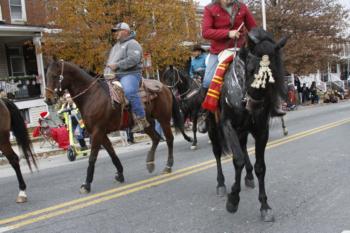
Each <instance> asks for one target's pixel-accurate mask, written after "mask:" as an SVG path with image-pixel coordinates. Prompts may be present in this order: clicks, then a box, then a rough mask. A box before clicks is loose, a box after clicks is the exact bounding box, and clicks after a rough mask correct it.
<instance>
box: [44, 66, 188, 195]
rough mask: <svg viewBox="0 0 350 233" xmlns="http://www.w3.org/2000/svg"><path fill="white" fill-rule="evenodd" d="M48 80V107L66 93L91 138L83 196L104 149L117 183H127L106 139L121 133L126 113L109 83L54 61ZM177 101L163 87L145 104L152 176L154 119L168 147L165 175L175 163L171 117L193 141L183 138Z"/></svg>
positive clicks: (155, 138) (154, 148) (155, 140)
mask: <svg viewBox="0 0 350 233" xmlns="http://www.w3.org/2000/svg"><path fill="white" fill-rule="evenodd" d="M46 77H47V89H46V101H47V103H48V104H52V103H55V102H56V101H57V97H58V96H60V95H62V93H63V91H64V90H68V92H69V93H70V95H71V96H72V98H73V100H74V102H75V103H76V105H77V107H78V108H79V110H80V112H81V115H82V118H83V120H84V123H85V125H86V129H87V131H88V132H89V134H90V135H91V153H90V158H89V166H88V169H87V177H86V181H85V183H84V184H83V185H82V186H81V188H80V192H81V193H88V192H90V190H91V183H92V180H93V174H94V167H95V162H96V159H97V155H98V152H99V150H100V146H101V145H102V146H103V147H104V148H105V149H106V150H107V152H108V154H109V156H110V157H111V159H112V162H113V164H114V165H115V167H116V169H117V174H116V177H115V179H116V180H117V181H119V182H124V176H123V166H122V164H121V162H120V160H119V158H118V157H117V155H116V153H115V151H114V149H113V147H112V144H111V142H110V140H109V139H108V137H107V134H108V133H110V132H113V131H117V130H120V129H121V125H122V121H123V117H122V112H123V109H122V106H121V105H120V104H116V103H114V104H113V103H112V100H111V97H110V95H109V92H108V87H107V88H106V83H105V82H103V81H102V80H100V79H101V78H98V79H96V78H93V77H92V76H90V75H89V74H87V73H86V72H85V71H83V70H82V69H80V68H79V67H77V66H76V65H73V64H71V63H68V62H64V61H52V62H51V63H50V65H49V67H48V70H47V75H46ZM174 100H175V98H174V96H173V95H172V93H171V91H170V90H169V89H168V88H167V87H165V86H164V87H163V88H162V89H161V91H160V92H159V93H158V97H157V98H155V99H153V100H151V101H149V102H147V103H146V104H145V110H146V117H147V120H148V121H149V122H150V125H151V126H150V127H148V128H146V129H145V132H146V133H147V134H148V135H149V136H150V138H151V139H152V147H151V149H150V151H149V152H148V155H147V159H146V164H147V169H148V171H149V172H153V170H154V167H155V166H154V157H155V151H156V148H157V146H158V143H159V141H160V136H159V135H158V133H157V132H156V131H155V129H154V125H155V121H154V119H156V120H157V121H158V122H159V123H160V125H161V127H162V129H163V132H164V135H165V137H166V142H167V145H168V160H167V163H166V167H165V169H164V171H163V172H164V173H170V172H171V168H172V166H173V163H174V159H173V141H174V136H173V133H172V131H171V127H170V121H171V118H172V117H173V121H174V126H175V127H176V128H177V129H179V130H180V131H181V132H182V133H183V135H184V137H185V139H186V140H188V141H191V138H189V137H187V136H186V135H185V134H184V130H183V128H184V127H183V118H182V114H181V112H180V110H179V107H178V105H177V102H176V101H174Z"/></svg>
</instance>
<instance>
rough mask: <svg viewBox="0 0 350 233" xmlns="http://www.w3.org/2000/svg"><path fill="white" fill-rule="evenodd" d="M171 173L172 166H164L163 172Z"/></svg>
mask: <svg viewBox="0 0 350 233" xmlns="http://www.w3.org/2000/svg"><path fill="white" fill-rule="evenodd" d="M169 173H171V167H166V168H164V170H163V172H162V174H169Z"/></svg>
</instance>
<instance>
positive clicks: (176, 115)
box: [171, 92, 192, 142]
mask: <svg viewBox="0 0 350 233" xmlns="http://www.w3.org/2000/svg"><path fill="white" fill-rule="evenodd" d="M171 95H172V97H173V105H172V116H173V122H174V127H175V130H178V131H180V132H181V133H182V135H183V137H184V139H185V140H186V141H188V142H192V138H190V137H189V136H187V135H186V133H185V126H184V122H185V120H184V116H183V114H182V112H181V110H180V107H179V104H178V102H177V100H176V97H175V96H174V94H173V93H172V92H171Z"/></svg>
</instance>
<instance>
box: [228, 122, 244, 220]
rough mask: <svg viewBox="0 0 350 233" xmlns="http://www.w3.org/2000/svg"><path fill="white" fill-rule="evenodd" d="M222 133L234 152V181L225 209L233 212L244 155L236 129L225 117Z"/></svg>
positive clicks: (238, 190) (237, 198) (235, 205)
mask: <svg viewBox="0 0 350 233" xmlns="http://www.w3.org/2000/svg"><path fill="white" fill-rule="evenodd" d="M224 119H225V118H224ZM223 133H224V137H225V140H226V143H227V145H228V147H229V149H230V150H231V151H232V152H233V154H234V157H233V165H234V167H235V182H234V184H233V186H232V188H231V193H230V194H228V197H227V202H226V209H227V211H228V212H230V213H235V212H236V211H237V209H238V204H239V201H240V197H239V193H240V191H241V176H242V170H243V167H244V163H245V159H244V157H245V155H244V152H243V151H242V148H241V146H240V141H239V137H238V135H237V133H236V130H235V129H234V128H233V127H232V125H231V121H230V120H227V119H226V120H225V121H224V123H223Z"/></svg>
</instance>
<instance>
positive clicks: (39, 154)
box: [0, 134, 149, 166]
mask: <svg viewBox="0 0 350 233" xmlns="http://www.w3.org/2000/svg"><path fill="white" fill-rule="evenodd" d="M146 139H147V140H148V139H149V137H148V135H147V134H141V135H136V136H134V140H135V141H136V142H144V141H146ZM111 143H112V145H113V146H116V145H122V140H121V139H120V138H118V139H116V140H115V141H111ZM12 145H16V144H12ZM65 153H66V150H64V149H60V148H57V149H53V150H49V151H42V152H37V153H35V156H36V158H37V159H46V158H48V157H51V156H55V155H60V154H62V155H63V154H65ZM7 164H9V163H8V160H7V159H6V158H5V157H4V156H1V157H0V166H2V165H7Z"/></svg>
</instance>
